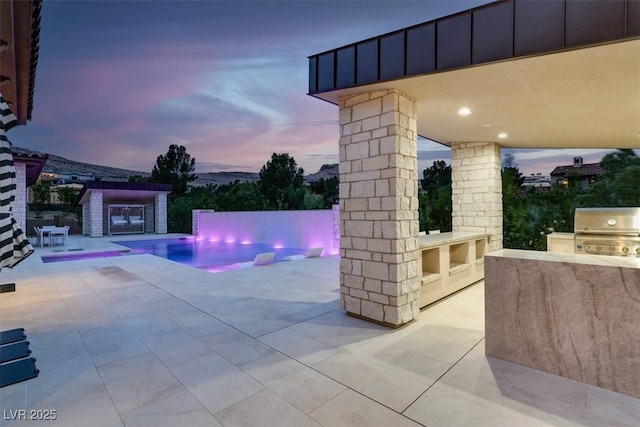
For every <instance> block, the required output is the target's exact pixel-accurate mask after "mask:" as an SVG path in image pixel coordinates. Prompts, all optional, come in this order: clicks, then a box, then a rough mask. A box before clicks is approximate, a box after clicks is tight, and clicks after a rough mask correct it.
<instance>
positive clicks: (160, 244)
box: [116, 238, 306, 273]
mask: <svg viewBox="0 0 640 427" xmlns="http://www.w3.org/2000/svg"><path fill="white" fill-rule="evenodd" d="M116 243H117V244H119V245H122V246H126V247H128V248H131V253H132V254H151V255H155V256H159V257H162V258H166V259H169V260H171V261H175V262H179V263H181V264H185V265H189V266H191V267H196V268H201V269H203V270H207V271H210V272H212V273H217V272H220V271H227V270H230V269H232V268H231V265H232V264H234V263H238V262H247V261H253V260H254V258H255V257H256V255H258V254H261V253H264V252H275V253H276V257H275V259H274V262H280V261H282V260H283V258H285V257H287V256H291V255H299V254H303V253H305V251H306V250H305V249H294V248H278V249H275V248H274V247H273V246H272V245H265V244H258V243H241V242H238V241H235V242H233V243H232V242H226V241H220V240H219V241H211V240H208V239H202V240H200V239H193V238H191V239H186V238H180V239H154V240H132V241H126V242H116Z"/></svg>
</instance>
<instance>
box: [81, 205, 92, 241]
mask: <svg viewBox="0 0 640 427" xmlns="http://www.w3.org/2000/svg"><path fill="white" fill-rule="evenodd" d="M90 212H91V211H90V210H89V203H83V204H82V234H83V235H84V236H88V235H89V232H90V230H91V213H90Z"/></svg>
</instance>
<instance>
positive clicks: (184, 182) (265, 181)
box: [129, 144, 338, 233]
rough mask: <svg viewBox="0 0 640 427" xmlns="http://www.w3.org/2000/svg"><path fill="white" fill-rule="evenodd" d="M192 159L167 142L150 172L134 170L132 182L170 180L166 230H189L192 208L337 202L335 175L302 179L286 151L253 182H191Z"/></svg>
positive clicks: (313, 205) (246, 208)
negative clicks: (195, 184) (308, 182)
mask: <svg viewBox="0 0 640 427" xmlns="http://www.w3.org/2000/svg"><path fill="white" fill-rule="evenodd" d="M195 164H196V159H195V158H192V157H191V155H189V153H187V150H186V148H185V147H184V146H182V145H180V146H179V145H173V144H172V145H170V146H169V150H168V151H167V153H166V154H162V155H160V156H158V158H157V159H156V164H155V165H154V167H153V170H152V171H151V175H150V176H149V177H143V176H141V175H134V176H131V177H130V178H129V181H130V182H156V183H164V184H171V185H172V186H173V192H172V193H171V194H170V195H169V199H168V204H167V214H168V215H167V216H168V218H169V220H168V224H167V227H168V231H169V232H179V233H190V232H191V211H192V210H193V209H213V210H216V211H255V210H297V209H328V208H331V205H333V204H335V203H337V202H338V177H332V178H328V179H324V178H322V179H320V180H318V181H315V182H312V183H311V184H310V185H305V182H304V169H302V168H300V167H298V165H297V163H296V161H295V159H294V158H293V157H291V156H289V154H287V153H281V154H276V153H273V154H272V156H271V159H270V160H269V161H267V163H265V165H264V166H262V168H261V169H260V173H259V179H258V181H257V182H240V181H235V182H233V183H229V184H223V185H214V184H208V185H206V186H189V183H191V182H193V181H195V180H196V179H197V175H196V174H195Z"/></svg>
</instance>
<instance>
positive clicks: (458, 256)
mask: <svg viewBox="0 0 640 427" xmlns="http://www.w3.org/2000/svg"><path fill="white" fill-rule="evenodd" d="M469 267H470V265H469V242H463V243H458V244H455V245H451V246H449V274H454V273H458V272H460V271H464V270H466V269H467V268H469Z"/></svg>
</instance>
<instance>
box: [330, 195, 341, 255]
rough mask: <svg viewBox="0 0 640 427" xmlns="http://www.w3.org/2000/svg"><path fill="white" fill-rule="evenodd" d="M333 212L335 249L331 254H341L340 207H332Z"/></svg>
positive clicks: (332, 249) (333, 248)
mask: <svg viewBox="0 0 640 427" xmlns="http://www.w3.org/2000/svg"><path fill="white" fill-rule="evenodd" d="M331 210H332V211H333V247H332V248H331V254H339V253H340V205H339V204H338V205H332V206H331Z"/></svg>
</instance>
